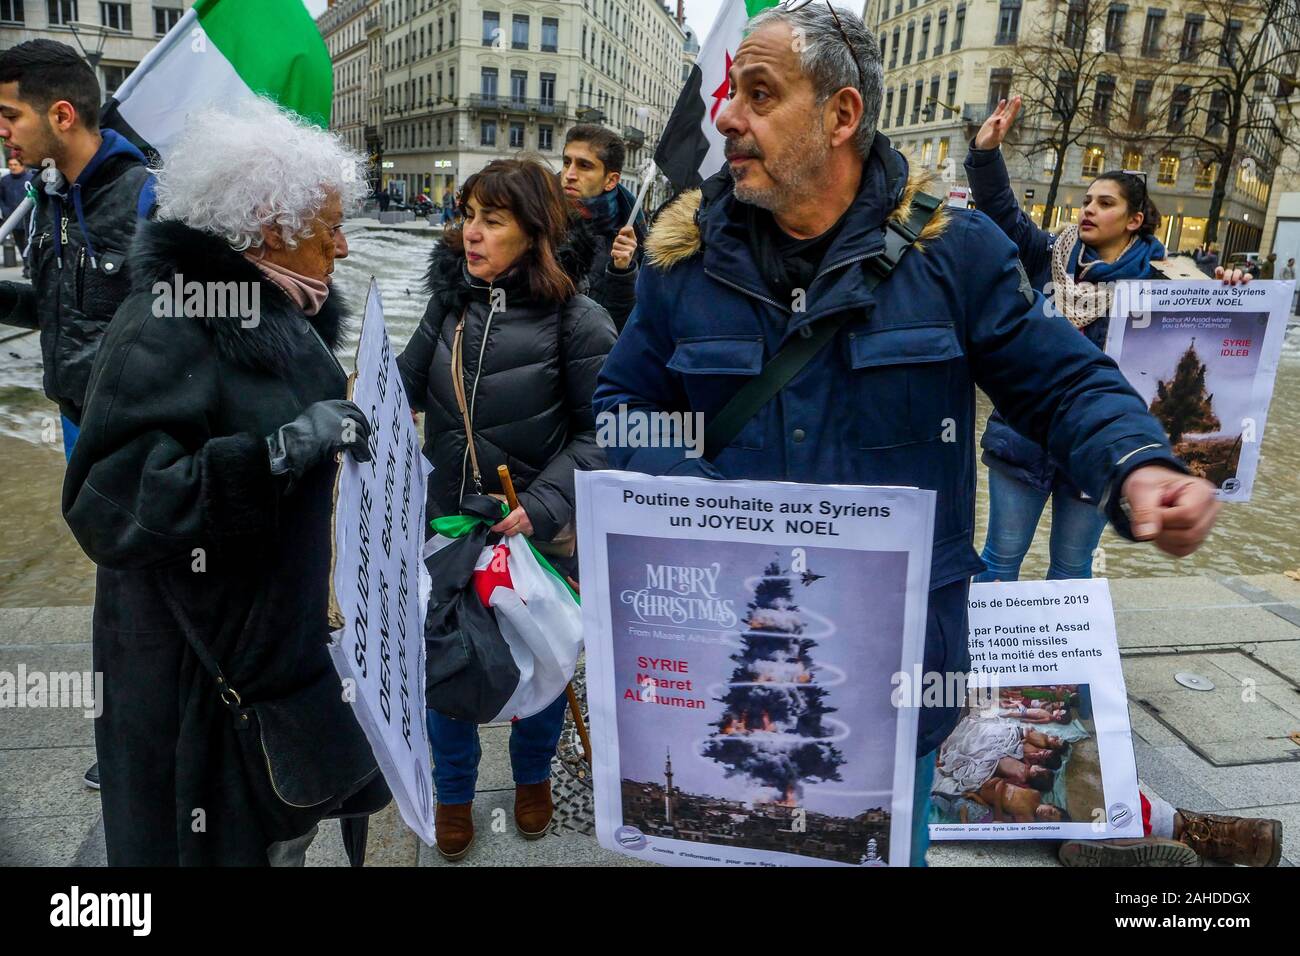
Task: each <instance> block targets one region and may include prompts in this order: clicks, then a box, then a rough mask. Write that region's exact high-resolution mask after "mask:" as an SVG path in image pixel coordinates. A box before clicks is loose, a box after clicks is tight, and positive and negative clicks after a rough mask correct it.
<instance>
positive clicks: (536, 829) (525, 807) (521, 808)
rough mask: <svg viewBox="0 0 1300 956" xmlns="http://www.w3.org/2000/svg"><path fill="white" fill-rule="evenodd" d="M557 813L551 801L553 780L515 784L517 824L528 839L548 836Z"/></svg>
mask: <svg viewBox="0 0 1300 956" xmlns="http://www.w3.org/2000/svg"><path fill="white" fill-rule="evenodd" d="M554 814H555V804H554V803H553V802H552V801H551V781H549V780H543V781H542V782H541V783H521V784H516V785H515V826H516V827H518V829H519V832H520V833H521V834H523V836H524V837H525V838H526V839H529V840H536V839H539V838H540V837H544V836H546V829H547V827H549V826H550V825H551V817H552V816H553V815H554Z"/></svg>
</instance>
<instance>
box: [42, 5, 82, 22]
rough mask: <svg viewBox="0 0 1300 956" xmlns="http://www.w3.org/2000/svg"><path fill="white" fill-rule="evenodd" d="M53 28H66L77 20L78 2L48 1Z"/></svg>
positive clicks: (48, 10)
mask: <svg viewBox="0 0 1300 956" xmlns="http://www.w3.org/2000/svg"><path fill="white" fill-rule="evenodd" d="M46 8H47V12H48V13H49V15H50V25H51V26H64V25H66V24H69V23H73V22H74V21H76V20H77V0H46Z"/></svg>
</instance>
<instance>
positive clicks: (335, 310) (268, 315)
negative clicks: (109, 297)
mask: <svg viewBox="0 0 1300 956" xmlns="http://www.w3.org/2000/svg"><path fill="white" fill-rule="evenodd" d="M179 277H183V282H184V283H185V284H188V283H190V282H200V283H209V282H212V283H229V282H235V283H241V284H242V283H251V282H257V283H259V284H260V287H261V288H260V289H259V291H258V296H259V314H258V317H257V318H258V321H257V324H256V325H250V326H248V327H245V326H244V324H243V323H241V322H240V321H239V320H238V319H237V318H219V317H213V316H197V317H196V318H198V320H199V321H201V322H202V323H203V325H204V327H205V328H206V329H207V330H208V332H209V333H210V334H211V335H212V338H213V340H214V342H215V343H216V346H217V350H218V351H219V352H220V353H221V355H222V357H223V358H226V359H227V360H229V361H231V362H234V363H236V364H238V365H242V366H244V367H245V368H251V369H258V370H261V371H266V372H271V373H273V374H276V375H281V374H283V373H284V372H285V371H286V370H287V369H288V364H289V361H290V357H291V356H292V355H293V354H294V350H295V345H294V340H295V338H296V337H297V333H296V328H297V326H298V323H300V322H302V320H303V319H304V318H306V319H307V321H308V322H310V323H311V325H312V326H313V327H314V328H315V329H316V332H317V333H318V334H319V335H320V337H321V339H322V340H323V341H324V342H325V344H326V345H327V346H328V347H329V348H330V350H331V351H333V350H334V349H336V348H337V347H338V344H339V342H340V341H341V340H342V338H343V336H344V333H345V332H346V329H347V322H346V318H347V314H348V307H347V303H346V302H345V301H344V299H343V296H342V295H341V294H340V292H339V290H338V287H337V286H335V287H333V289H332V291H331V292H330V296H329V298H328V299H326V300H325V304H324V305H323V306H322V307H321V310H320V311H319V312H318V313H316V314H315V315H314V316H304V315H303V313H302V310H300V309H299V308H298V307H297V305H295V304H294V302H293V301H292V300H290V298H289V297H288V296H287V295H285V293H284V291H283V290H282V289H281V288H280V287H279V286H277V285H276V284H275V283H273V282H271V281H270V280H269V279H267V278H266V276H265V275H263V274H262V272H261V270H260V269H258V268H257V266H255V265H253V264H252V263H251V262H249V261H248V260H247V259H245V258H244V256H243V254H242V253H239V252H236V251H235V250H234V249H231V248H230V245H229V244H228V243H227V242H226V241H225V240H224V239H221V238H220V237H218V236H214V235H212V234H211V233H207V232H202V231H201V230H198V229H194V228H191V227H190V226H187V225H185V224H184V223H182V222H177V221H175V220H162V221H152V222H142V223H140V225H139V226H138V227H137V228H136V232H135V238H134V240H133V242H132V247H131V290H132V292H135V293H149V294H153V289H154V286H155V284H156V283H159V282H162V283H166V284H167V285H168V286H172V285H173V283H174V282H175V281H176V280H177V279H178V278H179Z"/></svg>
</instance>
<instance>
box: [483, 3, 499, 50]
mask: <svg viewBox="0 0 1300 956" xmlns="http://www.w3.org/2000/svg"><path fill="white" fill-rule="evenodd" d="M499 36H501V14H499V13H491V12H489V11H487V10H484V11H483V45H484V46H491V45H492V44H493V43H495V42H496V40H497V38H498V37H499Z"/></svg>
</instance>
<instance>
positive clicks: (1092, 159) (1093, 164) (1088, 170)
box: [1083, 146, 1106, 179]
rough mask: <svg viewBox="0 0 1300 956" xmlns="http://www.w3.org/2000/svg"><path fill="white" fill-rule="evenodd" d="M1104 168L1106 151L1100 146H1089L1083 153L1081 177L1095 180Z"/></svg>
mask: <svg viewBox="0 0 1300 956" xmlns="http://www.w3.org/2000/svg"><path fill="white" fill-rule="evenodd" d="M1105 167H1106V150H1104V149H1102V148H1101V147H1100V146H1089V147H1088V148H1086V149H1085V150H1084V151H1083V175H1084V176H1085V177H1086V178H1089V179H1095V178H1096V177H1098V176H1100V175H1101V171H1102V170H1103V169H1104V168H1105Z"/></svg>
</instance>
